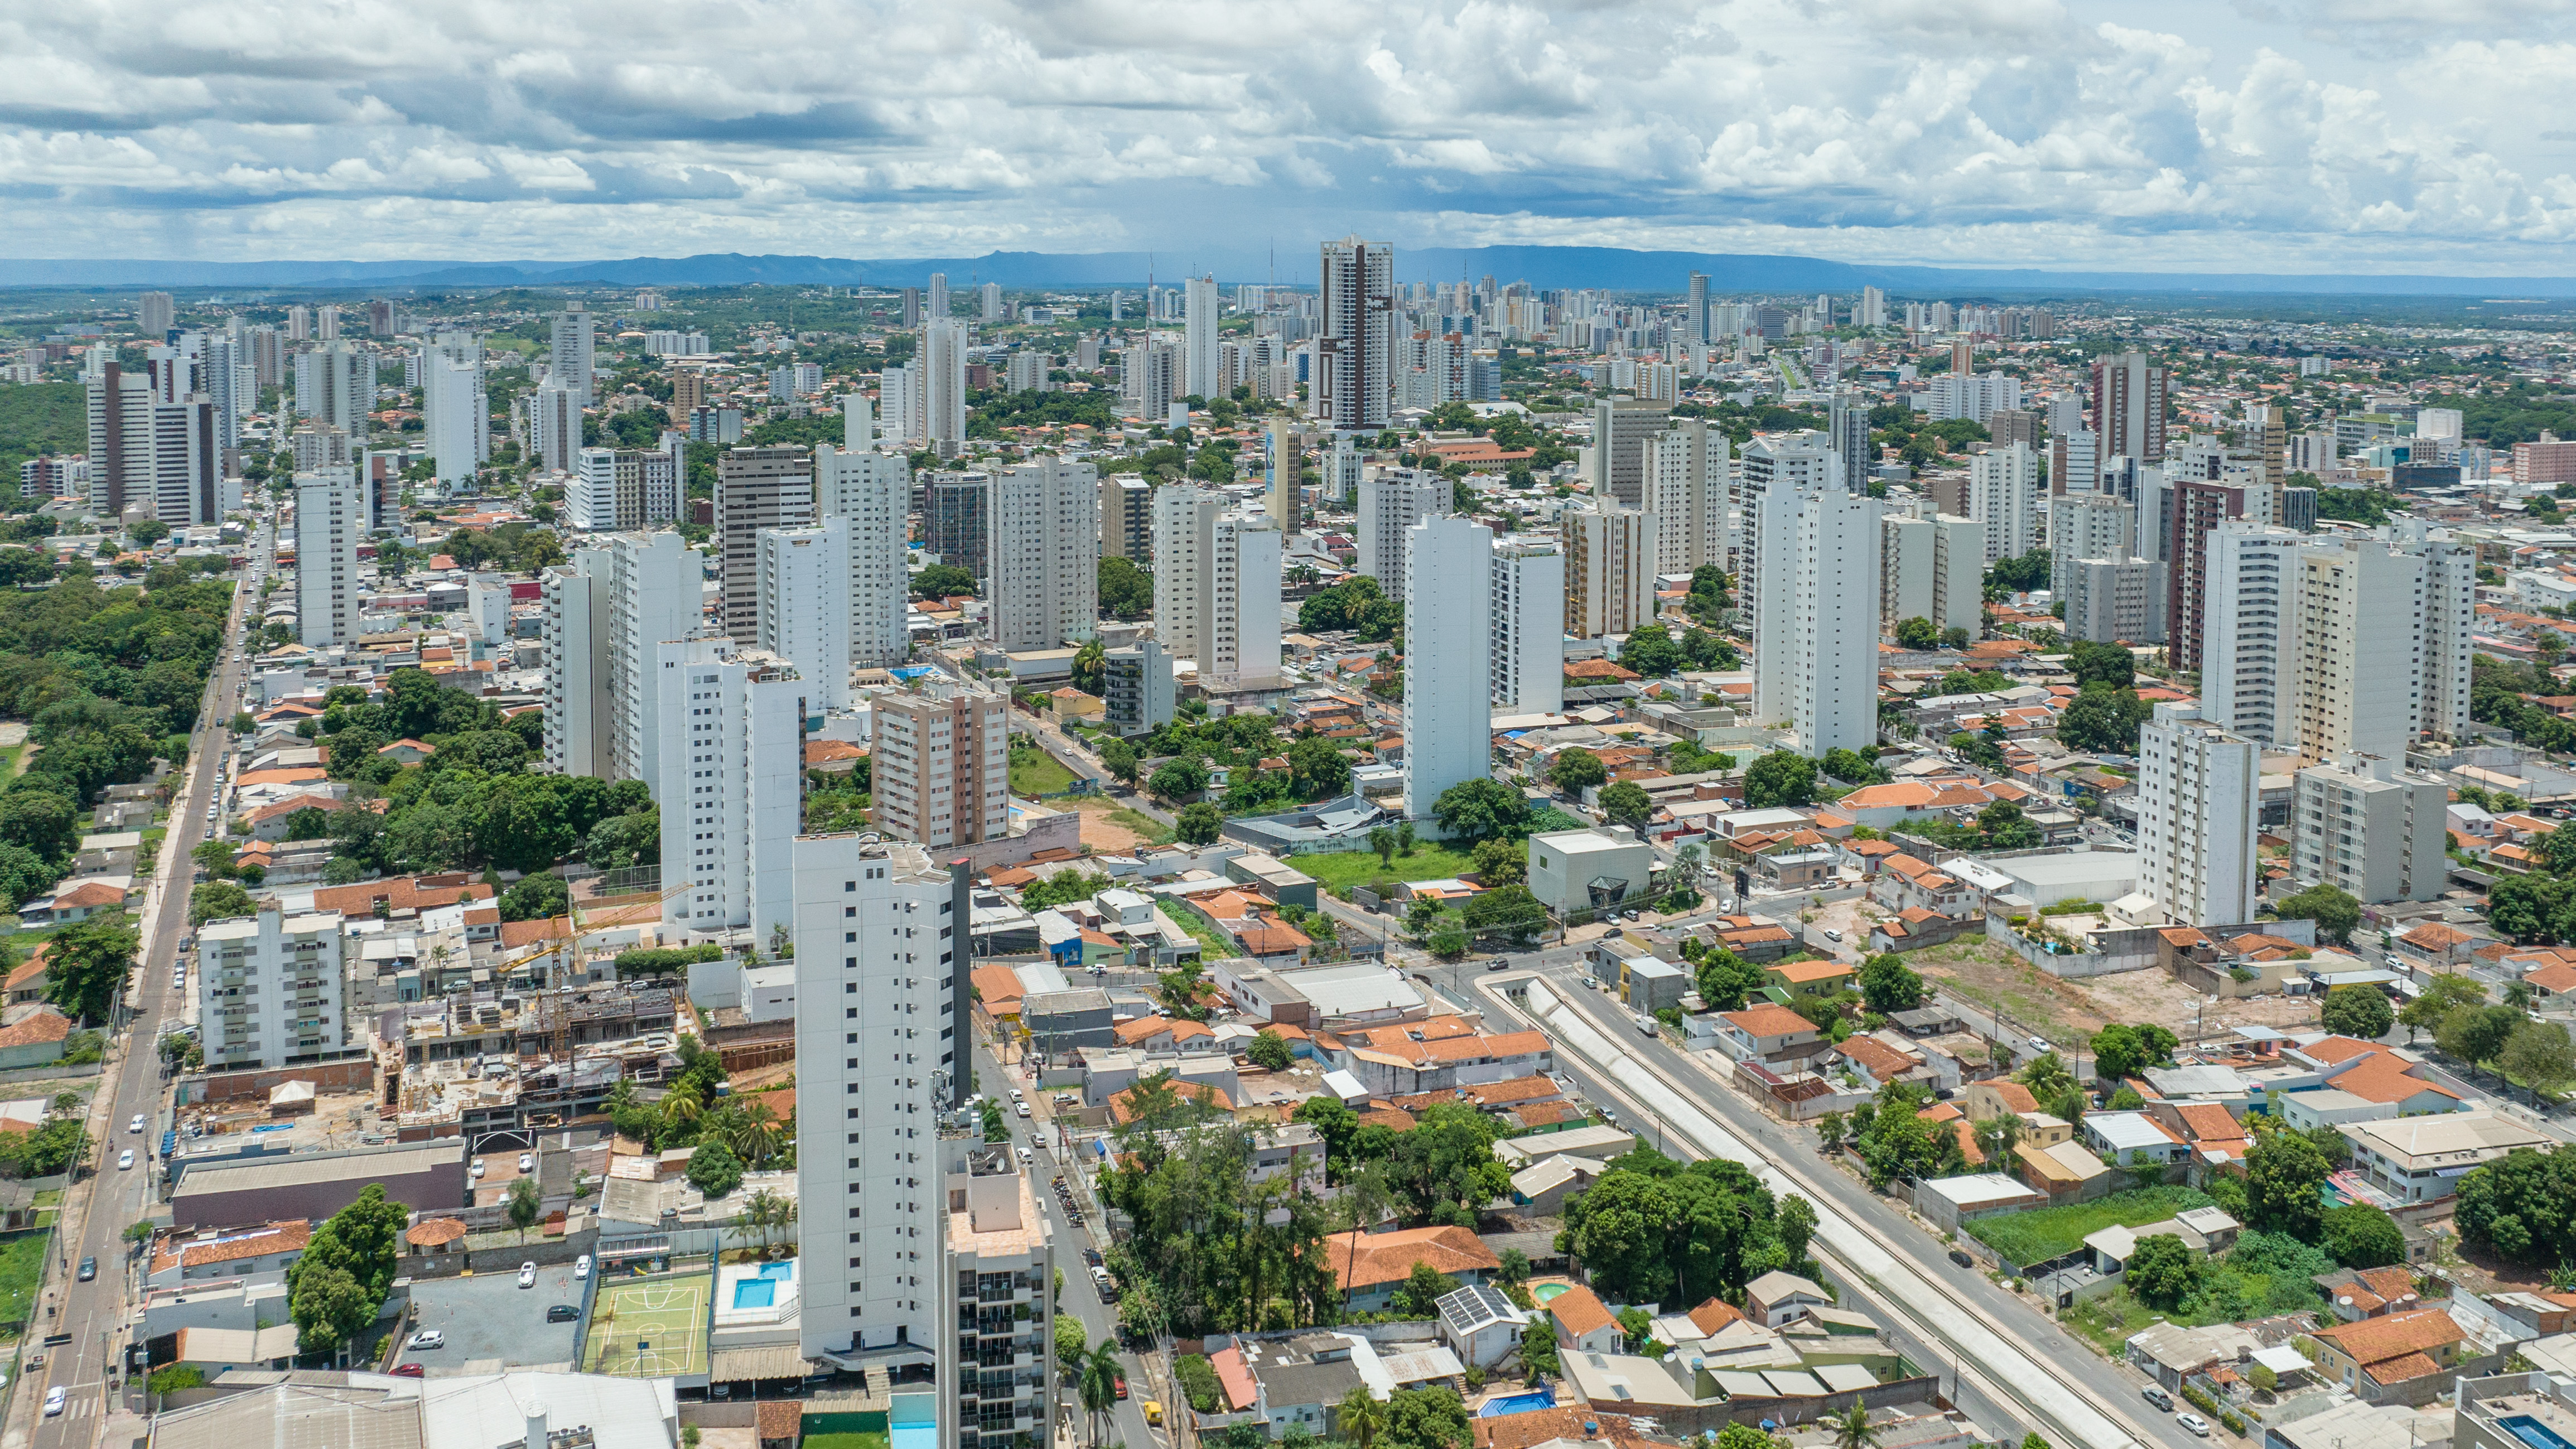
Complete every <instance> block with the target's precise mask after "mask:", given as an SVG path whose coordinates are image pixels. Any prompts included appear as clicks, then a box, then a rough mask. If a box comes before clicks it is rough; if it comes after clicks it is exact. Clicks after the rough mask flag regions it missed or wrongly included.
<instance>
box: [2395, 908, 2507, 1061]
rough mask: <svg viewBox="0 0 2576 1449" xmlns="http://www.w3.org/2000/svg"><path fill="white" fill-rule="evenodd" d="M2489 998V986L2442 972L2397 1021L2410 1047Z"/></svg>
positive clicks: (2462, 976)
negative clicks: (2466, 1008) (2453, 1016)
mask: <svg viewBox="0 0 2576 1449" xmlns="http://www.w3.org/2000/svg"><path fill="white" fill-rule="evenodd" d="M2499 884H2502V882H2499ZM2486 999H2487V989H2486V986H2485V985H2484V984H2483V983H2481V982H2479V981H2478V980H2477V979H2476V978H2474V977H2471V976H2467V975H2464V974H2461V973H2458V972H2443V973H2440V974H2437V975H2436V976H2434V977H2433V979H2432V980H2431V981H2428V982H2426V983H2425V984H2424V992H2423V994H2422V995H2420V996H2418V997H2416V998H2415V999H2414V1000H2413V1001H2410V1002H2408V1003H2406V1007H2405V1009H2404V1010H2402V1011H2400V1012H2398V1013H2397V1021H2398V1024H2399V1025H2401V1026H2403V1027H2405V1028H2406V1040H2407V1042H2408V1043H2409V1044H2410V1045H2411V1044H2412V1043H2413V1042H2414V1040H2415V1038H2416V1035H2417V1034H2418V1033H2421V1032H2427V1031H2439V1030H2441V1028H2442V1023H2443V1021H2444V1020H2445V1019H2447V1018H2448V1017H2449V1016H2450V1014H2451V1013H2452V1012H2453V1011H2455V1010H2457V1009H2459V1008H2460V1007H2463V1006H2474V1005H2476V1004H2477V1003H2479V1002H2482V1001H2484V1000H2486Z"/></svg>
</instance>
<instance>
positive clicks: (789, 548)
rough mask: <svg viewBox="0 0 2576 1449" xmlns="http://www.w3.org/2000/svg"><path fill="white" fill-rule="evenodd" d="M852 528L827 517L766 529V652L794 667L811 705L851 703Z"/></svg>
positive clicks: (762, 634) (817, 708) (762, 630)
mask: <svg viewBox="0 0 2576 1449" xmlns="http://www.w3.org/2000/svg"><path fill="white" fill-rule="evenodd" d="M849 586H850V526H849V524H848V523H846V522H844V521H843V520H841V519H838V518H826V519H823V520H822V521H821V522H819V523H814V524H811V525H809V526H807V527H804V528H768V529H763V530H761V534H760V618H759V623H758V633H757V639H756V642H757V644H758V646H759V648H760V650H761V652H763V653H765V654H768V655H770V656H772V657H774V658H777V659H779V660H782V661H784V662H786V663H787V664H790V665H792V666H794V668H795V670H796V675H797V677H798V678H799V679H802V680H804V681H805V684H806V688H807V694H806V697H805V707H806V709H808V710H809V711H813V712H816V713H825V714H828V713H830V712H832V711H834V710H838V709H843V708H846V707H847V706H848V705H849V702H850V652H851V651H850V610H849V609H848V608H847V607H846V606H845V605H844V604H843V603H842V594H843V591H844V590H846V589H848V588H849Z"/></svg>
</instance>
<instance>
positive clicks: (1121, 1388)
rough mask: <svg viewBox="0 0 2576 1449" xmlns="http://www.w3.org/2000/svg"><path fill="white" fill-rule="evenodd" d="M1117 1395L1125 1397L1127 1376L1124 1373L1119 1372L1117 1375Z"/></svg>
mask: <svg viewBox="0 0 2576 1449" xmlns="http://www.w3.org/2000/svg"><path fill="white" fill-rule="evenodd" d="M1118 1397H1120V1398H1122V1399H1123V1398H1126V1397H1127V1376H1126V1375H1125V1374H1120V1375H1119V1376H1118Z"/></svg>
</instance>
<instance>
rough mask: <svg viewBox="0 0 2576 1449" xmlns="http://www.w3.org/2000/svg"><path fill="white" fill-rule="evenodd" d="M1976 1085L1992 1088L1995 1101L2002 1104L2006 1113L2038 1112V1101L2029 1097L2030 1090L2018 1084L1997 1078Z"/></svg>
mask: <svg viewBox="0 0 2576 1449" xmlns="http://www.w3.org/2000/svg"><path fill="white" fill-rule="evenodd" d="M1977 1085H1979V1086H1981V1087H1990V1088H1993V1089H1994V1094H1995V1097H1996V1099H1997V1100H1999V1101H2001V1102H2002V1103H2003V1104H2004V1109H2005V1110H2006V1111H2011V1112H2036V1111H2038V1110H2039V1099H2038V1098H2037V1097H2034V1096H2032V1095H2031V1093H2030V1088H2028V1087H2025V1086H2023V1085H2022V1084H2021V1083H2019V1082H2015V1081H2009V1080H2005V1079H2002V1078H1998V1079H1996V1080H1994V1081H1991V1082H1980V1083H1978V1084H1977Z"/></svg>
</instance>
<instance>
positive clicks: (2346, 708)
mask: <svg viewBox="0 0 2576 1449" xmlns="http://www.w3.org/2000/svg"><path fill="white" fill-rule="evenodd" d="M2338 543H2339V544H2340V546H2337V544H2326V545H2323V546H2311V547H2307V548H2303V549H2301V550H2300V551H2299V554H2298V567H2299V601H2298V624H2297V627H2298V632H2299V652H2298V663H2297V673H2296V674H2295V676H2285V677H2284V679H2283V684H2284V686H2285V687H2287V688H2290V689H2293V690H2295V692H2296V703H2295V706H2294V708H2293V715H2294V718H2295V720H2296V723H2297V730H2298V733H2297V736H2296V742H2297V745H2298V750H2299V755H2300V757H2301V758H2303V759H2308V760H2327V759H2332V758H2334V757H2335V756H2337V755H2342V754H2348V753H2356V752H2357V753H2360V754H2365V755H2377V756H2380V757H2381V758H2383V759H2392V760H2395V759H2404V758H2405V757H2406V747H2407V746H2408V745H2410V744H2412V743H2413V742H2414V739H2415V728H2416V721H2417V720H2418V719H2419V718H2420V717H2421V716H2422V713H2423V702H2424V701H2423V677H2424V560H2423V559H2422V558H2420V557H2417V556H2415V555H2413V554H2405V553H2397V552H2393V551H2391V550H2390V549H2389V547H2388V546H2387V544H2386V543H2385V542H2384V541H2381V540H2378V539H2368V540H2365V539H2346V540H2339V541H2338Z"/></svg>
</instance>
